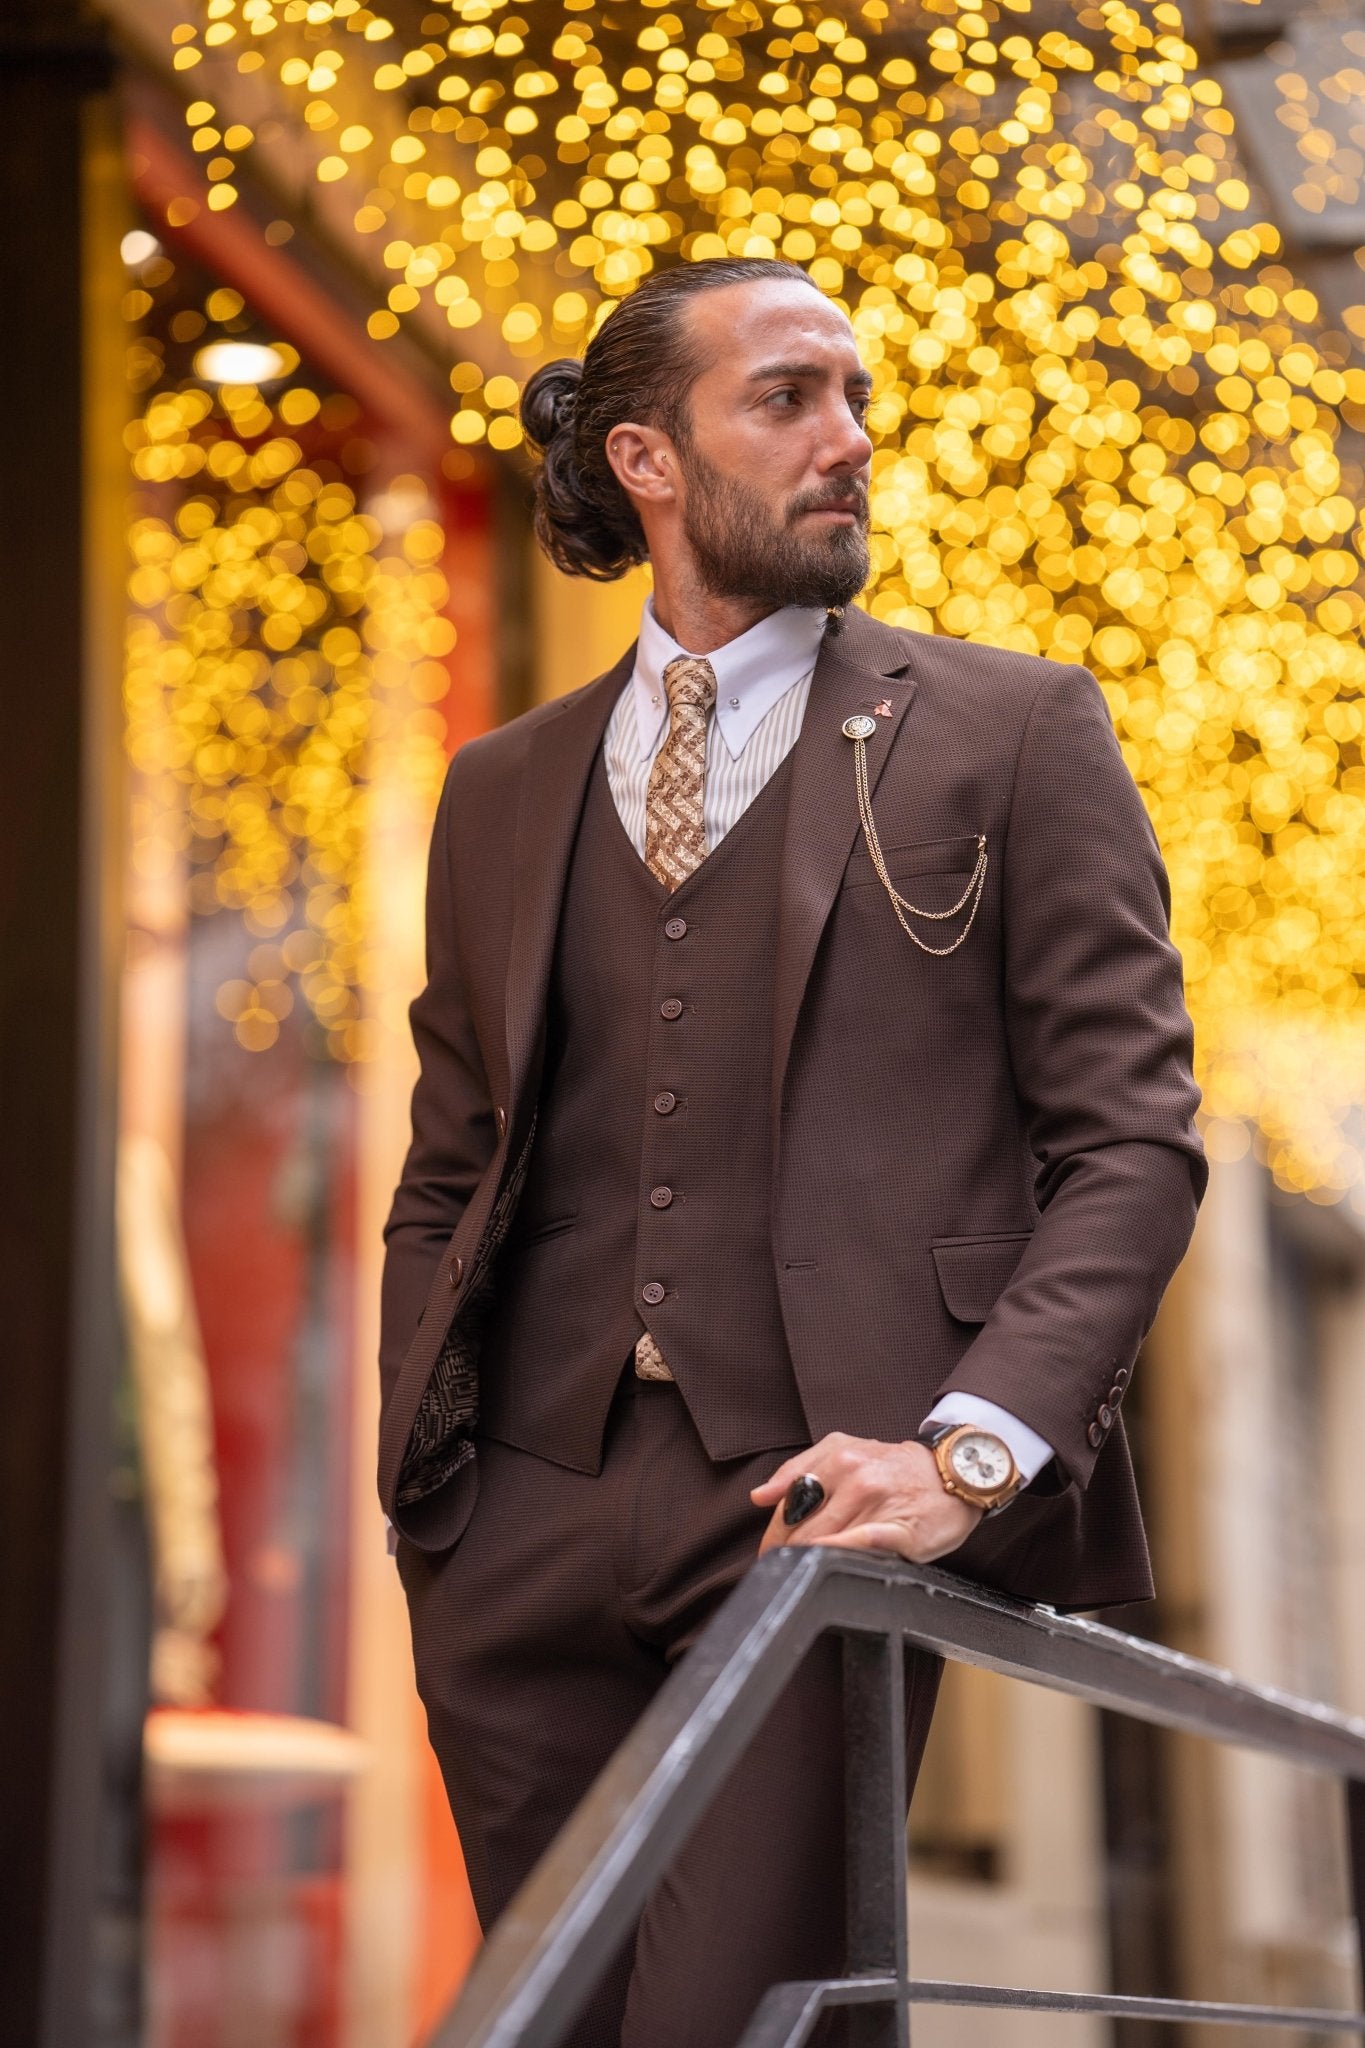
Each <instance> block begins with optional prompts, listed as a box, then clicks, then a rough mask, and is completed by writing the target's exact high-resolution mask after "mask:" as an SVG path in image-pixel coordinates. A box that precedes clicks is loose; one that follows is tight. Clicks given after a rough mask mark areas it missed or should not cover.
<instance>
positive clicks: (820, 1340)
mask: <svg viewBox="0 0 1365 2048" xmlns="http://www.w3.org/2000/svg"><path fill="white" fill-rule="evenodd" d="M633 655H634V650H633V649H631V650H628V651H627V653H626V654H625V655H623V656H622V658H621V660H620V662H618V663H617V665H616V667H615V668H614V669H612V670H611V671H610V672H609V673H608V674H607V675H605V676H603V677H600V678H599V679H598V680H597V681H596V682H594V683H591V684H589V685H588V686H587V687H586V688H584V689H582V690H579V691H577V692H575V693H574V694H573V695H571V696H568V697H565V698H562V699H560V700H558V701H557V702H555V703H553V704H549V705H545V706H543V707H541V708H539V709H537V710H535V711H533V712H530V713H528V714H527V715H526V716H525V717H523V718H519V719H517V720H515V721H514V722H513V723H512V724H510V725H508V726H505V727H503V728H502V729H500V730H499V731H496V732H494V733H490V734H488V735H486V736H485V737H483V738H481V739H478V740H476V741H474V742H472V743H471V744H469V745H467V746H465V747H464V748H462V749H461V750H460V752H459V754H458V755H457V756H456V759H455V761H454V762H453V764H452V767H451V771H450V775H449V777H448V780H447V783H446V787H445V791H444V793H443V796H442V799H441V804H440V808H439V811H438V814H437V819H436V827H435V833H434V837H433V844H432V856H431V868H430V879H429V892H428V932H427V947H428V973H429V981H428V985H427V987H426V989H425V990H424V992H423V993H422V995H421V996H419V997H418V999H417V1001H416V1002H415V1003H414V1005H413V1008H412V1023H413V1032H414V1036H415V1039H416V1043H417V1049H418V1052H419V1055H420V1060H421V1074H420V1079H419V1081H418V1083H417V1087H416V1090H415V1093H414V1097H413V1136H412V1144H411V1148H410V1150H409V1153H408V1157H407V1161H406V1164H405V1167H404V1170H403V1176H402V1181H401V1183H400V1186H399V1188H398V1190H397V1193H396V1195H395V1198H394V1203H393V1209H392V1213H391V1216H390V1218H389V1222H388V1225H387V1229H386V1238H387V1245H388V1252H387V1259H386V1266H385V1276H384V1302H383V1323H382V1335H381V1358H380V1369H381V1379H382V1390H383V1391H382V1399H383V1412H382V1420H381V1432H380V1434H381V1443H380V1466H379V1480H380V1493H381V1498H382V1499H383V1502H384V1505H385V1508H386V1510H387V1511H388V1513H389V1514H390V1515H391V1516H392V1517H393V1518H394V1520H395V1521H396V1523H397V1525H398V1528H399V1530H400V1533H402V1534H403V1535H404V1536H406V1537H407V1538H408V1539H409V1540H411V1541H413V1542H415V1543H417V1544H419V1545H420V1546H421V1547H423V1548H427V1549H433V1550H435V1549H440V1548H443V1547H445V1546H446V1545H448V1544H449V1543H451V1542H454V1541H455V1540H456V1539H457V1537H458V1536H459V1534H460V1532H461V1530H462V1529H463V1527H464V1525H465V1523H466V1521H467V1519H468V1515H469V1512H470V1510H471V1508H472V1505H473V1499H474V1495H475V1490H476V1487H477V1460H474V1461H471V1462H470V1463H469V1464H466V1465H465V1466H464V1467H463V1468H462V1469H461V1470H460V1471H458V1472H456V1473H455V1474H454V1475H453V1477H452V1478H451V1479H450V1480H449V1481H448V1482H447V1483H446V1484H445V1485H444V1486H443V1487H442V1488H440V1489H439V1490H438V1491H437V1492H436V1493H435V1494H433V1495H429V1496H428V1497H427V1498H425V1499H422V1500H420V1501H417V1502H415V1503H413V1504H411V1505H409V1506H399V1505H398V1491H399V1485H400V1475H401V1472H402V1468H403V1463H404V1456H405V1451H406V1448H407V1445H408V1439H409V1432H410V1430H411V1428H412V1423H413V1418H414V1416H415V1415H416V1413H417V1409H418V1406H419V1403H420V1402H421V1398H422V1394H423V1390H424V1388H425V1386H426V1383H427V1381H428V1378H429V1377H430V1375H431V1371H432V1367H433V1364H434V1361H435V1359H436V1357H437V1354H438V1352H439V1351H440V1349H441V1347H442V1343H443V1341H444V1340H445V1338H446V1335H447V1331H448V1330H449V1329H451V1327H452V1319H455V1327H456V1329H458V1318H459V1317H460V1316H461V1315H462V1314H466V1313H468V1314H470V1315H471V1316H472V1315H473V1314H474V1307H475V1297H476V1295H478V1294H479V1293H480V1292H481V1291H483V1290H486V1289H487V1288H489V1287H493V1288H496V1285H497V1267H496V1263H495V1262H490V1261H489V1259H488V1258H487V1257H486V1256H485V1254H486V1251H487V1247H488V1244H489V1242H490V1218H492V1219H494V1229H495V1230H496V1228H498V1227H501V1226H502V1225H503V1224H505V1220H506V1211H507V1209H508V1207H509V1203H510V1202H514V1200H515V1177H514V1164H515V1162H516V1161H518V1159H519V1158H520V1157H521V1156H522V1154H523V1148H524V1144H525V1140H526V1136H527V1133H528V1131H529V1129H530V1128H531V1121H532V1117H533V1113H534V1108H535V1102H536V1096H537V1090H538V1083H539V1074H540V1060H541V1053H542V1049H543V1040H544V1023H545V997H546V988H547V983H548V979H549V974H550V967H551V961H552V956H553V950H554V944H555V934H556V926H557V919H558V912H559V904H560V899H561V895H562V891H563V887H564V881H565V875H566V870H567V865H568V860H569V855H570V851H571V848H572V844H573V839H574V833H575V830H576V826H577V820H578V816H579V812H580V808H581V804H582V799H583V795H584V790H585V788H586V784H587V778H588V775H589V772H590V770H591V767H592V764H593V761H594V759H595V757H596V754H597V751H598V748H599V746H600V744H601V740H602V735H603V732H604V730H605V727H606V723H607V719H608V717H609V715H610V712H611V709H612V706H613V704H614V703H615V701H616V698H617V696H618V695H619V693H620V691H621V689H622V687H623V686H624V683H625V681H626V679H627V677H628V676H629V674H630V672H631V666H632V662H633ZM879 703H882V704H885V705H886V706H888V707H889V710H890V716H889V717H888V716H886V715H884V714H883V715H881V716H878V717H877V718H876V729H875V731H874V733H873V735H872V737H871V739H870V740H869V742H868V765H869V775H870V779H871V782H872V786H873V793H874V802H875V811H876V820H877V826H878V830H879V834H880V838H881V842H882V846H883V848H884V849H885V852H886V856H887V860H888V865H889V868H890V871H891V874H892V877H893V879H894V880H895V882H896V884H897V887H898V888H899V889H900V891H901V893H902V894H903V895H905V896H907V897H909V898H910V899H911V901H913V902H914V903H916V904H919V905H921V906H922V907H924V908H926V909H934V908H943V907H946V906H947V905H949V904H951V903H953V902H955V901H956V899H957V897H958V896H959V895H960V894H961V891H962V888H963V886H964V883H965V878H966V874H967V872H969V871H970V869H971V866H972V863H973V861H974V859H975V852H976V841H977V836H978V834H982V833H984V834H985V836H986V842H987V852H988V859H989V866H988V870H987V877H986V885H985V889H984V893H983V896H982V900H981V904H980V908H979V911H978V914H977V918H976V922H975V924H974V926H973V929H972V931H971V933H970V935H969V936H968V938H967V940H966V942H965V943H964V944H963V945H962V946H961V947H960V948H959V949H958V950H957V951H956V952H954V953H952V954H951V955H949V956H948V957H947V958H933V957H930V956H928V955H926V954H925V953H923V952H921V951H920V950H919V948H917V947H916V946H914V945H913V944H912V943H911V941H910V940H909V939H908V938H907V937H906V936H905V935H904V933H903V932H902V931H901V930H900V928H899V926H898V925H897V923H896V921H895V918H894V915H893V912H892V908H891V905H890V902H889V901H888V899H887V897H886V895H885V892H884V890H883V889H882V887H881V885H880V883H879V882H878V880H877V877H876V875H875V872H874V870H873V867H872V864H871V861H870V859H869V856H868V854H867V851H866V849H865V847H864V844H863V841H862V836H861V832H860V828H859V822H858V811H857V804H856V796H855V785H854V750H853V747H852V745H851V743H850V742H849V741H848V740H847V739H846V738H845V737H844V735H843V733H842V731H841V726H842V724H843V721H844V719H845V718H847V717H848V716H849V714H850V713H852V712H858V711H872V710H873V709H874V707H875V706H877V705H878V704H879ZM779 906H780V907H779V916H778V947H777V968H776V974H775V984H774V997H773V1006H772V1015H771V1019H770V1020H769V1019H761V1018H757V1017H756V1018H755V1029H765V1028H766V1029H769V1030H770V1031H771V1041H772V1067H771V1073H772V1107H773V1119H772V1121H773V1130H774V1133H775V1137H774V1146H773V1154H774V1156H773V1162H772V1172H773V1179H772V1218H773V1233H772V1256H773V1260H774V1262H775V1269H776V1273H777V1279H778V1285H779V1290H780V1294H781V1301H782V1312H783V1319H784V1323H785V1327H786V1332H787V1339H788V1345H789V1348H790V1353H791V1360H792V1367H793V1370H794V1373H795V1376H796V1380H797V1384H798V1387H799V1390H800V1394H801V1399H802V1404H803V1407H804V1410H805V1413H806V1417H807V1420H808V1422H809V1425H810V1430H811V1435H812V1439H815V1438H818V1437H819V1436H821V1435H822V1434H824V1433H825V1432H826V1431H828V1430H833V1429H843V1430H847V1431H849V1432H851V1433H853V1434H855V1435H860V1436H875V1437H881V1438H884V1439H891V1440H896V1439H903V1438H907V1437H910V1436H912V1435H913V1434H914V1432H915V1430H916V1428H917V1427H918V1425H919V1423H920V1421H921V1419H922V1418H923V1416H924V1415H925V1413H926V1412H927V1410H928V1409H929V1408H930V1407H931V1406H932V1404H933V1402H934V1400H935V1399H936V1398H937V1397H938V1396H939V1395H940V1394H942V1393H944V1392H946V1391H948V1390H949V1389H961V1390H964V1391H967V1392H971V1393H975V1394H979V1395H984V1396H985V1397H986V1398H988V1399H990V1400H994V1401H997V1402H999V1403H1000V1404H1001V1405H1002V1406H1004V1407H1006V1408H1009V1409H1010V1410H1012V1411H1013V1413H1015V1414H1016V1415H1018V1416H1020V1417H1021V1418H1022V1419H1023V1420H1024V1421H1026V1422H1027V1423H1029V1424H1030V1425H1031V1426H1032V1427H1033V1428H1034V1429H1035V1430H1037V1431H1038V1432H1039V1434H1040V1435H1042V1436H1043V1437H1045V1438H1046V1439H1047V1441H1048V1442H1049V1443H1050V1444H1052V1445H1053V1446H1054V1449H1055V1452H1056V1457H1055V1459H1054V1461H1053V1463H1052V1465H1050V1466H1049V1467H1048V1468H1047V1469H1046V1471H1045V1472H1044V1473H1043V1474H1041V1475H1040V1476H1039V1478H1038V1479H1037V1480H1036V1481H1035V1482H1034V1485H1033V1486H1032V1487H1030V1488H1029V1489H1028V1490H1027V1491H1026V1492H1025V1493H1024V1494H1023V1495H1021V1496H1020V1497H1019V1498H1018V1499H1017V1500H1016V1501H1015V1502H1014V1503H1013V1504H1012V1505H1011V1507H1010V1508H1009V1509H1008V1510H1007V1511H1006V1512H1005V1513H1004V1514H1001V1515H999V1516H995V1517H992V1518H991V1519H989V1520H988V1521H986V1522H983V1523H982V1524H980V1525H979V1527H978V1528H977V1530H976V1531H974V1533H973V1535H972V1536H971V1537H970V1538H969V1539H968V1542H967V1543H966V1544H965V1545H963V1546H962V1548H961V1549H960V1550H959V1551H958V1552H956V1553H954V1557H953V1560H952V1562H953V1564H954V1566H955V1567H956V1568H960V1569H961V1570H963V1571H964V1572H971V1573H974V1574H975V1575H976V1576H978V1577H980V1578H982V1579H983V1580H986V1581H987V1582H989V1583H992V1584H996V1585H999V1586H1001V1587H1002V1588H1004V1589H1006V1590H1010V1591H1014V1592H1017V1593H1020V1594H1022V1595H1025V1596H1027V1597H1032V1598H1039V1599H1046V1600H1051V1601H1053V1602H1055V1603H1056V1604H1057V1605H1059V1606H1098V1605H1102V1604H1107V1603H1109V1602H1111V1601H1119V1600H1126V1599H1135V1598H1141V1597H1144V1596H1145V1595H1146V1594H1147V1593H1149V1592H1150V1576H1149V1570H1148V1564H1147V1553H1146V1546H1145V1542H1144V1539H1143V1533H1142V1525H1141V1519H1140V1514H1139V1510H1138V1505H1137V1500H1136V1495H1135V1491H1134V1487H1133V1479H1132V1471H1131V1466H1130V1463H1129V1459H1128V1453H1127V1447H1126V1444H1125V1441H1124V1433H1123V1425H1122V1421H1121V1420H1120V1419H1119V1413H1118V1411H1119V1407H1120V1404H1121V1401H1122V1399H1123V1396H1124V1393H1125V1392H1126V1389H1127V1385H1128V1383H1129V1377H1130V1374H1131V1370H1132V1366H1133V1362H1134V1359H1135V1356H1136V1354H1137V1350H1138V1347H1139V1345H1140V1343H1141V1341H1142V1338H1143V1336H1144V1334H1145V1332H1146V1331H1147V1329H1148V1327H1149V1326H1150V1324H1151V1321H1152V1319H1153V1317H1154V1315H1155V1313H1156V1309H1157V1306H1158V1303H1159V1302H1160V1299H1161V1295H1162V1292H1163V1290H1164V1288H1165V1286H1166V1284H1167V1282H1168V1280H1169V1278H1170V1276H1171V1273H1172V1271H1173V1270H1174V1268H1175V1266H1176V1264H1177V1263H1178V1261H1179V1259H1180V1257H1181V1256H1182V1254H1183V1252H1184V1250H1185V1246H1186V1244H1187V1242H1188V1239H1189V1235H1190V1231H1191V1229H1192V1227H1193V1223H1194V1216H1195V1210H1196V1208H1197V1205H1198V1202H1199V1199H1200V1196H1201V1194H1202V1192H1203V1187H1204V1180H1205V1171H1206V1169H1205V1166H1204V1161H1203V1154H1202V1149H1201V1146H1200V1143H1199V1139H1198V1136H1197V1134H1196V1131H1195V1128H1194V1123H1193V1117H1194V1111H1195V1107H1196V1104H1197V1102H1198V1091H1197V1089H1196V1087H1195V1084H1194V1080H1193V1078H1192V1074H1191V1068H1190V1055H1191V1029H1190V1023H1189V1018H1188V1016H1187V1014H1186V1011H1185V1007H1184V1001H1183V997H1182V989H1181V973H1180V962H1179V957H1178V955H1177V954H1176V952H1175V950H1174V948H1173V946H1172V945H1171V942H1170V939H1169V936H1168V930H1167V921H1168V915H1169V897H1168V891H1167V884H1166V877H1165V871H1164V868H1163V866H1162V862H1161V857H1160V854H1159V852H1158V849H1157V844H1156V840H1155V837H1154V834H1153V832H1152V828H1151V825H1150V823H1149V820H1148V818H1147V814H1146V811H1145V810H1144V808H1143V805H1142V801H1141V798H1140V797H1139V795H1138V792H1137V790H1136V788H1135V786H1134V784H1133V781H1132V779H1131V777H1130V776H1129V774H1128V771H1127V769H1126V768H1125V766H1124V764H1123V761H1122V758H1121V755H1120V753H1119V749H1118V744H1117V742H1116V740H1115V737H1114V733H1113V729H1112V726H1111V723H1110V720H1109V716H1108V712H1107V709H1106V707H1105V704H1104V700H1103V697H1102V696H1101V694H1100V691H1099V689H1098V687H1097V686H1096V684H1095V682H1094V680H1093V678H1092V677H1091V676H1090V675H1089V674H1088V673H1087V672H1086V671H1085V670H1084V669H1081V668H1071V667H1065V666H1062V665H1060V664H1057V663H1053V662H1050V661H1044V660H1040V659H1038V658H1036V657H1033V656H1027V655H1018V654H1012V653H1006V652H1001V651H998V650H995V649H991V648H986V647H981V646H976V645H972V644H969V643H966V642H962V641H957V640H952V639H947V638H940V637H929V636H924V635H920V634H914V633H907V632H903V631H900V630H898V629H894V628H891V627H887V626H883V625H881V624H879V623H878V622H876V621H874V620H873V619H871V618H870V617H868V616H867V614H865V613H863V612H861V611H859V610H857V609H851V610H850V611H849V612H848V613H847V614H846V616H845V619H844V622H843V625H842V629H841V630H840V631H838V632H837V633H829V634H827V635H826V638H825V641H824V644H823V646H822V650H821V654H820V658H819V661H818V663H817V666H816V670H815V674H814V677H813V680H812V684H811V692H810V699H809V704H808V707H807V711H806V716H805V721H804V724H803V727H802V731H801V735H800V738H799V740H798V742H797V746H796V749H795V753H794V758H793V769H792V781H791V789H790V807H789V815H788V823H787V832H786V839H785V844H784V853H783V862H782V873H781V881H780V889H779ZM918 928H919V929H920V930H921V932H923V933H924V934H925V936H926V937H927V938H928V941H929V943H931V944H942V943H945V942H946V940H947V938H948V937H950V936H955V935H956V933H957V931H958V930H959V929H960V928H961V920H960V919H955V920H950V921H949V922H948V923H946V924H928V925H924V924H921V925H920V926H919V927H918ZM500 1196H501V1197H502V1200H501V1202H500V1201H499V1197H500Z"/></svg>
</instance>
